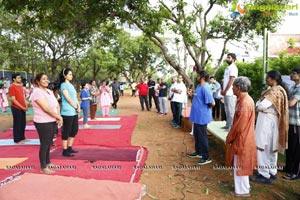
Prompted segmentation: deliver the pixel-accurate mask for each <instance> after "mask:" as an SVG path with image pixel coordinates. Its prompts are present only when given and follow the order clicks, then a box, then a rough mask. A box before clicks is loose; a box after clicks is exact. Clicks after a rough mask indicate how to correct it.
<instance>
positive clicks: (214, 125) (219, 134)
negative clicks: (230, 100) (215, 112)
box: [207, 121, 228, 143]
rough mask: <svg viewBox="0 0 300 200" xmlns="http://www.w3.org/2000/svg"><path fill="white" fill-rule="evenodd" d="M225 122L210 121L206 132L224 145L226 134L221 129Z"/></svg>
mask: <svg viewBox="0 0 300 200" xmlns="http://www.w3.org/2000/svg"><path fill="white" fill-rule="evenodd" d="M225 125H226V122H225V121H212V122H210V123H209V124H208V125H207V130H208V131H209V132H210V133H211V134H212V135H214V136H215V137H216V138H218V139H220V140H221V141H223V142H224V143H225V141H226V137H227V134H228V132H227V131H226V130H225V129H222V128H221V127H223V126H225Z"/></svg>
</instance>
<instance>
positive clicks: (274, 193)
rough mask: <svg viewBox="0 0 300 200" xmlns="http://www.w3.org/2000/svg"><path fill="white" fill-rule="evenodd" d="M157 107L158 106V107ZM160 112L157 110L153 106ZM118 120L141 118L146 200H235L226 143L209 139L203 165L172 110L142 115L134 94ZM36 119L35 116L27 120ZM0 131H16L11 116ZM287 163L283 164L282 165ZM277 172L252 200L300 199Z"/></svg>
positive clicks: (254, 188) (136, 141) (255, 188)
mask: <svg viewBox="0 0 300 200" xmlns="http://www.w3.org/2000/svg"><path fill="white" fill-rule="evenodd" d="M153 104H154V103H153ZM154 107H155V106H154ZM118 109H119V110H120V113H119V115H132V114H136V115H138V120H137V124H136V127H135V129H134V132H133V135H132V140H131V143H132V145H134V146H143V147H145V148H147V150H148V158H147V160H146V165H145V167H144V170H143V172H142V175H141V178H140V181H139V182H140V183H142V184H144V185H146V191H147V194H146V195H145V196H144V198H143V199H145V200H151V199H161V200H167V199H174V200H175V199H176V200H177V199H188V200H198V199H204V200H205V199H234V198H232V197H231V196H230V192H231V191H233V171H231V170H227V169H222V168H221V169H220V168H219V166H221V167H222V166H224V162H223V161H224V144H223V143H221V142H219V141H218V140H217V139H215V138H214V137H213V136H209V145H210V157H211V159H212V160H213V162H212V163H210V164H207V165H204V166H199V165H197V159H191V158H188V157H187V156H186V154H187V153H190V152H193V151H194V139H193V136H192V135H190V134H189V132H183V130H182V129H174V128H172V126H171V125H170V121H171V114H170V113H171V111H170V110H169V113H168V115H166V116H159V115H158V114H157V113H156V110H155V108H152V110H151V111H141V108H140V105H139V99H138V97H131V96H130V94H129V91H126V92H125V96H123V97H120V101H119V103H118ZM27 120H28V121H30V120H32V116H27ZM0 121H1V126H0V131H3V130H6V129H8V128H10V127H12V117H11V116H10V115H0ZM283 164H284V161H283V160H282V159H281V161H280V162H279V163H278V166H283ZM283 175H284V172H278V178H279V179H278V181H276V182H273V183H272V185H259V184H254V183H250V184H251V195H252V196H251V198H250V199H290V200H292V199H300V196H299V194H300V183H299V180H296V181H286V180H283V179H282V178H281V177H282V176H283Z"/></svg>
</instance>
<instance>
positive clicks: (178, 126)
mask: <svg viewBox="0 0 300 200" xmlns="http://www.w3.org/2000/svg"><path fill="white" fill-rule="evenodd" d="M174 128H182V126H180V125H176V126H174Z"/></svg>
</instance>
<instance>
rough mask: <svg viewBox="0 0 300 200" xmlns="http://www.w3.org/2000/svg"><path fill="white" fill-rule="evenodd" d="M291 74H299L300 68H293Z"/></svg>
mask: <svg viewBox="0 0 300 200" xmlns="http://www.w3.org/2000/svg"><path fill="white" fill-rule="evenodd" d="M292 72H297V74H300V67H294V68H293V69H292Z"/></svg>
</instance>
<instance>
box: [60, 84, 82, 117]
mask: <svg viewBox="0 0 300 200" xmlns="http://www.w3.org/2000/svg"><path fill="white" fill-rule="evenodd" d="M64 90H67V91H68V93H69V96H70V98H71V99H72V101H73V102H74V103H75V104H77V103H78V101H77V94H76V90H75V88H74V86H73V85H72V84H71V83H65V82H64V83H62V84H61V85H60V91H61V111H60V114H61V115H63V116H75V115H77V112H76V110H75V108H74V107H73V106H71V104H69V102H68V101H67V99H66V97H65V96H64V94H63V91H64Z"/></svg>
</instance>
